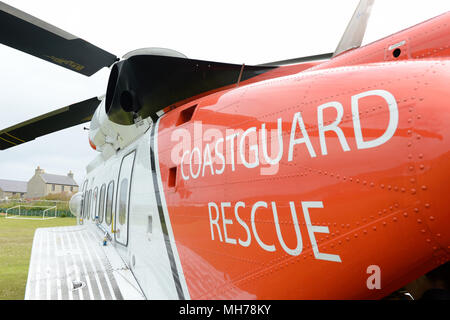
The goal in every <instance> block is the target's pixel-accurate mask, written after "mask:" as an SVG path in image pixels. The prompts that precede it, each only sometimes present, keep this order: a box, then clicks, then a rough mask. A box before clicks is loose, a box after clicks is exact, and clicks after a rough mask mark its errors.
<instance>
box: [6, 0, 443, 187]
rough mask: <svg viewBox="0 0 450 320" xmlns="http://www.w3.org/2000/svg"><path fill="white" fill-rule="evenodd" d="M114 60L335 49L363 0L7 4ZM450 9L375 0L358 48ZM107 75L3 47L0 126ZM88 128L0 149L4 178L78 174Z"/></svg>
mask: <svg viewBox="0 0 450 320" xmlns="http://www.w3.org/2000/svg"><path fill="white" fill-rule="evenodd" d="M5 2H6V3H7V4H9V5H11V6H13V7H16V8H18V9H20V10H22V11H25V12H27V13H29V14H31V15H33V16H35V17H37V18H39V19H41V20H44V21H46V22H48V23H50V24H53V25H55V26H57V27H59V28H61V29H63V30H65V31H67V32H69V33H71V34H74V35H76V36H78V37H80V38H83V39H84V40H86V41H89V42H91V43H92V44H94V45H96V46H99V47H101V48H102V49H105V50H107V51H109V52H111V53H113V54H115V55H117V56H120V57H121V56H123V55H124V54H125V53H127V52H129V51H131V50H134V49H137V48H143V47H165V48H171V49H175V50H177V51H179V52H182V53H184V54H185V55H187V56H188V57H189V58H195V59H204V60H212V61H220V62H230V63H246V64H258V63H264V62H270V61H276V60H282V59H289V58H295V57H301V56H307V55H313V54H320V53H327V52H333V51H334V49H335V48H336V46H337V44H338V42H339V40H340V37H341V36H342V33H343V32H344V30H345V28H346V26H347V23H348V21H349V20H350V18H351V16H352V14H353V12H354V10H355V8H356V6H357V4H358V2H359V0H339V1H336V0H314V1H313V0H309V1H301V0H297V1H283V0H272V1H261V0H260V1H243V0H239V1H235V0H227V1H212V0H209V1H206V0H205V1H203V0H202V1H196V0H189V1H168V0H164V1H163V0H160V1H142V0H127V1H115V0H89V1H87V0H79V1H75V2H74V1H63V0H60V1H56V0H5ZM448 10H450V1H449V0H429V1H423V0H420V1H416V0H395V1H392V0H375V5H374V8H373V10H372V16H371V18H370V19H369V24H368V29H367V33H366V36H365V39H364V42H363V44H367V43H370V42H373V41H376V40H377V39H380V38H382V37H385V36H388V35H390V34H392V33H395V32H397V31H400V30H402V29H405V28H407V27H409V26H412V25H414V24H417V23H420V22H422V21H424V20H426V19H429V18H432V17H434V16H437V15H439V14H441V13H444V12H446V11H448ZM108 76H109V70H107V69H104V70H101V71H99V72H98V73H97V74H95V75H94V76H92V77H90V78H89V77H85V76H82V75H78V74H75V73H73V72H71V71H69V70H66V69H64V68H61V67H58V66H56V65H53V64H50V63H47V62H44V61H41V60H39V59H37V58H34V57H32V56H29V55H27V54H24V53H21V52H19V51H16V50H13V49H10V48H8V47H5V46H3V45H0V93H1V94H0V130H1V129H4V128H6V127H9V126H11V125H14V124H16V123H19V122H22V121H25V120H28V119H30V118H33V117H35V116H38V115H40V114H43V113H46V112H49V111H52V110H55V109H58V108H61V107H63V106H65V105H69V104H72V103H74V102H78V101H81V100H84V99H87V98H91V97H93V96H100V95H102V94H104V93H105V90H106V83H107V79H108ZM84 126H89V124H88V123H87V124H84V125H80V126H76V127H73V128H69V129H66V130H63V131H60V132H58V133H54V134H51V135H47V136H44V137H41V138H38V139H36V140H34V141H33V142H30V143H26V144H22V145H20V146H17V147H15V148H11V149H8V150H6V151H0V179H14V180H24V181H27V180H29V179H30V178H31V176H32V175H33V174H34V169H35V168H36V167H37V166H38V165H39V166H40V167H41V168H44V169H45V170H46V172H48V173H55V174H67V172H68V171H69V170H72V171H73V172H74V173H75V179H76V180H77V181H78V182H79V183H81V182H82V179H83V177H84V175H85V166H86V165H87V164H88V163H89V162H90V161H91V160H92V159H93V158H94V157H95V156H96V155H97V152H95V151H93V150H92V149H91V148H90V146H89V143H88V131H85V130H83V127H84Z"/></svg>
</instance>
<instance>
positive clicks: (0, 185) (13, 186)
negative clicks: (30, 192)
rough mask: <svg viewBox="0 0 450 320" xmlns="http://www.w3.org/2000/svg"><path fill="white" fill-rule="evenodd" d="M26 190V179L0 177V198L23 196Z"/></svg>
mask: <svg viewBox="0 0 450 320" xmlns="http://www.w3.org/2000/svg"><path fill="white" fill-rule="evenodd" d="M26 192H27V182H26V181H16V180H5V179H0V200H3V199H5V200H6V199H11V198H23V197H24V195H25V193H26Z"/></svg>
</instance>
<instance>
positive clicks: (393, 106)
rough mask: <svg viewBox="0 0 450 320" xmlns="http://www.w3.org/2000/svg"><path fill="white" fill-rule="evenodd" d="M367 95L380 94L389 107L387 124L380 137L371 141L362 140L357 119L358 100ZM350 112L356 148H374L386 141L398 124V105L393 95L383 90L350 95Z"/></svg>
mask: <svg viewBox="0 0 450 320" xmlns="http://www.w3.org/2000/svg"><path fill="white" fill-rule="evenodd" d="M368 96H380V97H382V98H383V99H384V100H386V102H387V104H388V108H389V124H388V127H387V128H386V131H385V132H384V133H383V135H382V136H381V137H378V138H376V139H374V140H371V141H364V139H363V136H362V130H361V122H360V119H359V100H360V99H361V98H364V97H368ZM352 114H353V129H354V130H355V139H356V145H357V147H358V149H369V148H375V147H378V146H380V145H382V144H383V143H386V142H387V141H388V140H389V139H391V138H392V137H393V136H394V133H395V131H396V130H397V125H398V106H397V102H396V101H395V98H394V96H393V95H392V94H391V93H389V92H387V91H385V90H372V91H367V92H363V93H360V94H357V95H355V96H352Z"/></svg>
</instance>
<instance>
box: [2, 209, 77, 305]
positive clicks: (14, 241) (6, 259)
mask: <svg viewBox="0 0 450 320" xmlns="http://www.w3.org/2000/svg"><path fill="white" fill-rule="evenodd" d="M75 224H76V219H75V218H56V219H50V220H36V221H35V220H19V219H5V218H4V217H3V216H0V300H23V298H24V296H25V286H26V282H27V276H28V266H29V263H30V257H31V246H32V244H33V236H34V231H35V230H36V229H37V228H47V227H59V226H73V225H75Z"/></svg>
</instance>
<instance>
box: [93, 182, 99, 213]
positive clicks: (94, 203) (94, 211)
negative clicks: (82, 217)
mask: <svg viewBox="0 0 450 320" xmlns="http://www.w3.org/2000/svg"><path fill="white" fill-rule="evenodd" d="M97 196H98V188H97V187H95V190H94V196H93V201H92V220H95V217H97V216H98V212H97Z"/></svg>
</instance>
